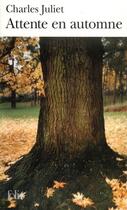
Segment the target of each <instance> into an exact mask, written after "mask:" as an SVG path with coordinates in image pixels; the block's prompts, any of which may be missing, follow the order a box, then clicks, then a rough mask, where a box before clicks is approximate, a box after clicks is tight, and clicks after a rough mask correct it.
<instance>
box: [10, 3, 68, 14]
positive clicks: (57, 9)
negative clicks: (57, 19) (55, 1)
mask: <svg viewBox="0 0 127 210" xmlns="http://www.w3.org/2000/svg"><path fill="white" fill-rule="evenodd" d="M6 11H7V12H8V13H39V14H40V15H44V14H47V13H64V7H63V6H56V5H52V4H51V5H49V6H45V5H41V7H32V6H31V5H29V4H28V5H27V6H25V7H19V6H16V5H15V4H8V5H7V6H6Z"/></svg>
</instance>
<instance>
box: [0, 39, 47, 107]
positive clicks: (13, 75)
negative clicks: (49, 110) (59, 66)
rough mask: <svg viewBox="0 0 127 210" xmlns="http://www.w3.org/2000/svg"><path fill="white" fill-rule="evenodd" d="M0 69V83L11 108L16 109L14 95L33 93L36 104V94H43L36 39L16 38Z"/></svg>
mask: <svg viewBox="0 0 127 210" xmlns="http://www.w3.org/2000/svg"><path fill="white" fill-rule="evenodd" d="M1 42H2V44H3V46H4V45H6V43H3V40H1ZM0 69H1V71H0V82H1V84H4V86H3V92H4V94H6V95H7V94H8V95H11V107H12V108H15V107H16V94H33V93H34V103H35V104H36V100H37V94H43V93H42V87H43V76H42V71H41V65H40V63H39V45H38V39H37V38H16V39H15V44H14V46H13V49H12V50H11V52H10V53H8V54H6V56H5V57H3V59H2V62H1V68H0ZM35 96H36V97H35Z"/></svg>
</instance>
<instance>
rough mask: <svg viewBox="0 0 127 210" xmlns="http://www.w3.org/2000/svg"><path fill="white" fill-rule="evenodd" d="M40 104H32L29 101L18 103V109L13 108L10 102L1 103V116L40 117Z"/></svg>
mask: <svg viewBox="0 0 127 210" xmlns="http://www.w3.org/2000/svg"><path fill="white" fill-rule="evenodd" d="M39 109H40V108H39V105H38V106H31V105H30V104H28V103H17V107H16V109H12V108H11V107H10V104H9V103H2V104H0V118H23V119H25V118H38V115H39Z"/></svg>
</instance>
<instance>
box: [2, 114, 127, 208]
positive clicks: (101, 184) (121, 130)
mask: <svg viewBox="0 0 127 210" xmlns="http://www.w3.org/2000/svg"><path fill="white" fill-rule="evenodd" d="M105 127H106V137H107V141H108V144H109V145H110V147H112V148H113V150H115V151H117V152H119V153H120V154H122V155H125V156H126V154H127V116H126V113H125V114H124V113H119V114H117V113H115V114H114V113H108V114H106V116H105ZM36 131H37V119H35V118H34V119H21V118H20V119H9V118H7V119H1V125H0V181H3V180H5V179H7V176H6V175H5V174H4V171H5V170H6V169H8V167H10V165H11V164H13V163H14V162H15V161H16V160H17V159H19V158H20V157H21V156H22V155H24V154H27V153H28V152H29V151H30V149H31V147H32V146H33V144H34V143H35V139H36ZM88 164H93V166H90V171H89V172H88V174H89V176H88V175H87V174H81V175H80V176H79V177H78V178H77V179H76V181H75V183H73V182H72V183H67V185H66V184H65V186H64V184H63V183H62V182H59V181H61V180H57V182H56V183H57V184H56V183H55V187H54V186H53V187H52V186H51V185H49V186H47V189H45V196H46V195H48V196H47V200H49V203H50V202H51V199H52V200H53V199H55V196H57V200H59V199H62V197H63V198H64V196H65V195H67V194H69V198H67V200H65V202H63V203H60V204H59V205H58V208H57V209H64V210H65V209H67V210H75V209H76V210H77V209H84V208H86V207H87V205H88V206H90V204H91V209H98V210H105V209H106V210H108V209H110V208H108V207H111V210H114V209H115V210H126V209H127V184H125V183H122V182H121V181H120V179H119V178H121V177H119V178H117V179H116V178H114V179H113V178H108V177H106V176H105V175H104V174H103V173H104V172H103V171H102V172H101V170H100V169H99V170H98V169H97V168H96V167H95V165H94V163H88ZM109 164H110V163H109ZM92 168H94V169H95V170H96V171H95V173H94V172H93V171H92V170H93V169H92ZM102 170H103V168H102ZM105 170H106V169H105ZM108 170H109V169H107V171H108ZM112 170H113V171H111V172H110V174H114V173H115V170H116V169H115V168H114V169H112ZM97 171H99V174H98V175H97V173H98V172H97ZM106 173H107V172H106ZM106 173H105V174H106ZM124 173H125V175H126V173H127V171H124ZM116 175H117V174H116ZM97 176H98V178H97ZM113 176H114V175H111V177H113ZM65 181H66V180H65ZM106 183H107V184H108V185H109V187H110V189H111V190H112V191H111V192H112V196H113V198H112V199H111V201H113V203H114V204H115V207H114V208H113V207H112V206H113V205H112V203H111V202H110V204H109V201H108V200H106V198H107V197H108V198H109V197H110V195H109V189H108V188H107V187H106ZM83 185H84V186H85V188H83ZM56 186H57V187H56ZM61 186H62V187H61ZM77 186H78V189H79V190H77V191H76V189H77ZM64 187H65V190H64V189H62V188H64ZM59 188H61V189H59ZM32 190H35V188H34V187H33V189H32V187H31V191H32ZM83 190H84V191H83ZM63 192H64V193H63ZM70 192H71V193H70ZM85 193H86V194H85ZM50 196H51V198H50ZM91 199H92V200H91ZM100 200H101V201H100ZM53 202H55V204H56V199H55V200H54V201H53ZM94 202H95V203H94ZM97 203H98V204H97ZM55 204H53V205H55ZM72 204H73V208H72V207H71V205H72ZM9 205H10V208H11V206H12V207H13V206H15V201H10V204H9ZM33 205H34V206H33V207H35V209H38V208H39V205H40V204H39V202H36V200H35V201H34V203H33ZM68 206H69V207H68ZM74 206H75V207H74ZM52 210H54V209H52Z"/></svg>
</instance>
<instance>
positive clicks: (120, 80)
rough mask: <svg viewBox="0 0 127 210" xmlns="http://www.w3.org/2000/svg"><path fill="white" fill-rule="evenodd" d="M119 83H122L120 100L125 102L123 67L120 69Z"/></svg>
mask: <svg viewBox="0 0 127 210" xmlns="http://www.w3.org/2000/svg"><path fill="white" fill-rule="evenodd" d="M119 74H120V75H119V83H120V102H121V103H123V92H124V91H123V82H122V80H123V71H122V68H121V69H120V73H119Z"/></svg>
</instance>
